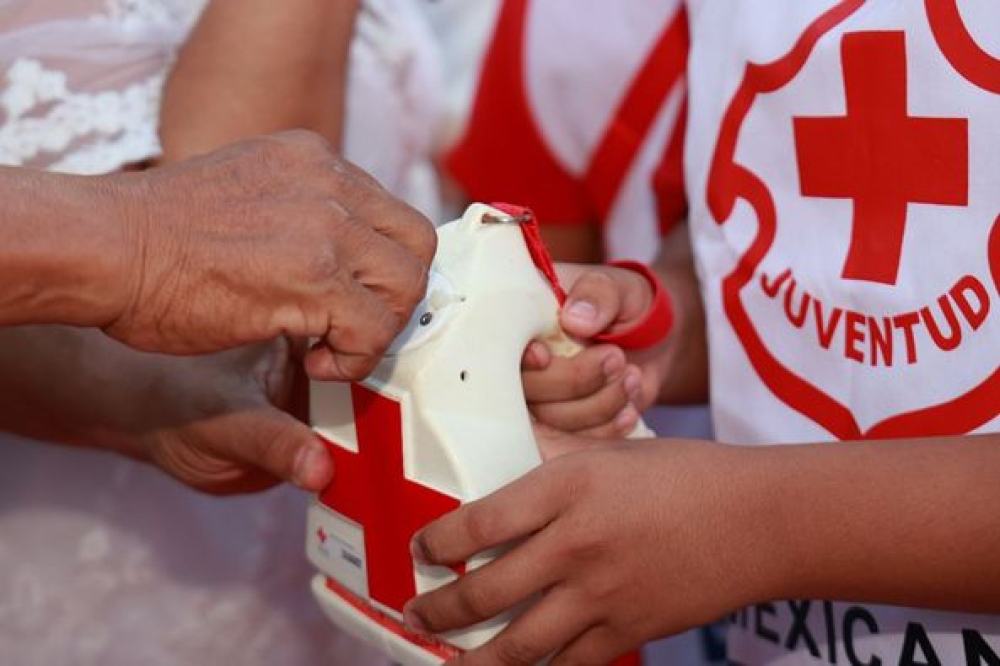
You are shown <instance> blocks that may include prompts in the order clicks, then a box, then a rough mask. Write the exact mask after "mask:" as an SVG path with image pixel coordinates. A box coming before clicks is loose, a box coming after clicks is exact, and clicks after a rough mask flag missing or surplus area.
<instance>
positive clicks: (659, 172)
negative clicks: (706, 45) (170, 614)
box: [446, 0, 688, 262]
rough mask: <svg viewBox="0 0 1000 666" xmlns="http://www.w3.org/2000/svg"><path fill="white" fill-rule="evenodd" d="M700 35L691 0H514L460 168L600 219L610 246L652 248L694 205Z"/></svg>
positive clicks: (576, 218) (610, 252) (640, 251)
mask: <svg viewBox="0 0 1000 666" xmlns="http://www.w3.org/2000/svg"><path fill="white" fill-rule="evenodd" d="M687 45H688V38H687V22H686V19H685V16H684V12H683V8H682V3H681V2H679V0H669V1H666V2H655V3H651V2H647V1H646V0H625V1H622V2H613V3H612V2H606V1H604V0H586V1H581V0H508V1H507V2H505V3H504V5H503V7H502V9H501V12H500V16H499V19H498V21H497V25H496V28H495V32H494V36H493V41H492V45H491V47H490V48H489V50H488V52H487V55H486V58H485V60H484V63H483V71H482V75H481V79H480V83H479V88H478V92H477V94H476V98H475V102H474V105H473V108H472V111H471V114H470V118H469V122H468V127H467V130H466V132H465V134H464V136H463V137H462V138H461V139H460V140H459V142H458V144H457V145H456V147H455V148H454V149H453V150H452V151H451V153H450V155H448V157H447V159H446V165H447V167H448V169H449V170H450V172H451V173H452V175H453V176H454V177H455V178H456V179H457V180H458V182H459V183H460V185H461V186H462V187H463V188H464V189H465V191H466V193H467V194H468V195H469V196H470V198H472V199H477V200H479V199H481V200H505V201H517V202H519V203H523V204H525V205H528V206H530V207H531V208H532V209H533V210H534V211H535V213H536V214H537V215H538V217H539V220H540V221H541V223H542V224H543V225H546V224H547V225H557V224H558V225H579V224H601V225H602V227H603V232H604V241H605V249H606V254H607V256H608V258H611V259H618V258H629V259H637V260H640V261H647V262H648V261H650V260H651V259H652V258H653V257H654V256H655V253H656V250H657V247H658V246H659V239H660V236H661V233H662V232H663V231H664V230H665V229H666V228H669V227H670V225H671V224H672V223H674V222H675V221H676V220H677V219H679V218H680V217H681V216H682V215H683V214H684V211H685V204H684V197H683V178H682V170H681V145H682V140H683V123H684V113H683V109H684V102H685V90H684V67H685V60H686V53H687Z"/></svg>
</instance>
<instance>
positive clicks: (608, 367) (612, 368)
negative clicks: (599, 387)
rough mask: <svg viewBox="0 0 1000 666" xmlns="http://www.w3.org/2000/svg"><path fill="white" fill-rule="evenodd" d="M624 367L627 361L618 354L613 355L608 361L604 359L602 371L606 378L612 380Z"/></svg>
mask: <svg viewBox="0 0 1000 666" xmlns="http://www.w3.org/2000/svg"><path fill="white" fill-rule="evenodd" d="M624 366H625V359H623V358H622V357H621V356H619V355H618V354H611V355H610V356H608V357H607V358H606V359H604V363H602V364H601V370H603V371H604V376H605V377H607V378H608V379H611V378H612V377H614V376H615V375H617V374H618V373H619V372H621V370H622V368H623V367H624Z"/></svg>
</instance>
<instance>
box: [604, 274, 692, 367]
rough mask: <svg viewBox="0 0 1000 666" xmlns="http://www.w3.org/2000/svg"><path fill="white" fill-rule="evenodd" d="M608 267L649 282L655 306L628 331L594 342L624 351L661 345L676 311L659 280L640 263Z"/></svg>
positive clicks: (605, 334)
mask: <svg viewBox="0 0 1000 666" xmlns="http://www.w3.org/2000/svg"><path fill="white" fill-rule="evenodd" d="M607 265H608V266H617V267H618V268H624V269H626V270H630V271H634V272H636V273H638V274H640V275H642V276H643V277H644V278H646V281H647V282H649V286H650V287H652V288H653V304H652V305H651V306H650V307H649V309H648V310H647V311H646V314H644V315H643V316H642V318H641V319H639V321H637V322H635V323H634V324H632V325H631V326H629V327H628V328H626V329H623V330H621V331H615V332H614V333H601V334H600V335H595V336H594V340H596V341H597V342H607V343H610V344H613V345H618V346H619V347H621V348H622V349H648V348H649V347H653V346H654V345H657V344H659V343H660V342H662V341H663V339H664V338H666V337H667V334H668V333H670V329H671V328H672V327H673V324H674V308H673V305H672V304H671V302H670V295H669V294H667V290H666V289H664V288H663V283H661V282H660V278H658V277H657V276H656V273H654V272H653V271H651V270H650V269H649V266H647V265H646V264H643V263H640V262H638V261H609V262H608V264H607Z"/></svg>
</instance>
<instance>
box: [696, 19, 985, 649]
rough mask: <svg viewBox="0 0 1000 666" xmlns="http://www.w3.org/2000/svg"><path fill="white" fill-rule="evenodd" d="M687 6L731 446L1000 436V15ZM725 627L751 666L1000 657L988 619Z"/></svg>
mask: <svg viewBox="0 0 1000 666" xmlns="http://www.w3.org/2000/svg"><path fill="white" fill-rule="evenodd" d="M956 4H957V7H956ZM688 6H689V12H690V16H689V18H690V22H691V35H692V45H693V46H692V52H691V58H690V62H689V78H690V107H689V118H690V122H689V125H688V131H689V134H688V137H687V142H686V156H685V158H686V178H687V182H688V185H689V189H688V191H689V196H690V208H691V227H692V236H693V240H694V244H695V251H696V255H697V267H698V270H699V273H700V277H701V278H702V283H703V290H704V299H705V302H706V312H707V316H708V318H709V330H710V332H711V333H710V354H711V368H712V405H713V412H714V419H715V425H716V432H717V435H718V437H719V438H720V439H722V440H724V441H730V442H739V443H751V444H773V443H785V442H816V441H827V440H831V441H832V440H843V439H858V438H861V437H906V436H921V435H940V434H961V433H971V432H989V431H995V430H996V429H997V423H998V421H997V415H998V413H1000V373H998V372H997V368H998V361H1000V346H998V345H997V342H996V341H997V340H998V339H1000V309H998V307H997V305H998V298H1000V294H998V289H997V285H998V279H1000V233H994V232H995V231H998V230H1000V227H997V226H996V222H997V220H998V217H997V216H998V214H1000V187H998V185H1000V150H998V149H1000V125H998V123H997V121H996V119H997V118H998V117H1000V96H998V94H997V93H1000V60H997V56H998V55H1000V33H998V32H997V30H996V29H995V28H996V26H997V25H1000V5H998V4H997V3H996V2H993V1H991V0H965V1H960V2H957V3H956V2H955V1H954V0H940V1H938V0H928V1H927V2H926V3H923V2H917V1H915V0H913V1H910V0H906V1H899V0H870V1H869V2H860V1H857V0H848V1H843V2H837V1H834V0H794V1H793V0H789V1H787V2H777V1H771V2H761V1H760V0H689V2H688ZM831 445H836V446H850V444H849V443H842V444H831ZM920 482H921V480H920V479H914V483H920ZM928 575H933V572H928ZM731 626H732V629H733V631H731V634H730V645H729V647H730V654H731V657H732V659H733V660H734V661H736V662H738V663H747V664H765V663H766V664H800V663H816V664H819V663H823V664H857V663H861V664H868V663H871V664H897V663H900V664H908V663H922V664H966V663H968V664H997V663H1000V657H998V656H997V655H1000V617H993V616H983V615H978V616H977V615H972V614H959V613H941V612H929V611H921V610H912V609H899V608H885V607H878V606H873V605H868V604H852V603H836V604H833V603H825V602H821V601H815V602H811V603H809V602H775V603H773V604H762V605H759V606H756V607H754V608H750V609H747V610H746V611H744V612H742V613H738V614H736V615H735V616H734V618H733V622H732V625H731Z"/></svg>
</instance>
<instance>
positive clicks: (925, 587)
mask: <svg viewBox="0 0 1000 666" xmlns="http://www.w3.org/2000/svg"><path fill="white" fill-rule="evenodd" d="M998 476H1000V435H985V436H976V437H972V436H969V437H950V438H936V439H924V440H916V441H881V442H851V443H824V444H806V445H800V446H773V447H741V446H729V445H722V444H712V443H707V442H698V441H686V440H653V441H649V442H647V443H643V444H634V443H630V444H628V445H623V444H612V445H609V446H608V447H607V448H604V449H602V450H593V449H591V450H590V451H585V452H581V453H577V454H572V455H567V456H563V457H561V458H559V459H557V460H554V461H552V462H550V463H547V464H545V465H543V466H542V467H540V468H538V469H536V470H535V471H533V472H532V473H530V474H528V475H527V476H525V477H524V478H522V479H520V480H519V481H516V482H515V483H513V484H511V485H510V486H508V487H506V488H504V489H502V490H500V491H498V492H497V493H496V494H495V495H493V496H490V497H488V498H486V499H483V500H481V501H478V502H475V503H472V504H470V505H467V506H465V507H463V508H461V509H459V510H458V511H456V512H454V513H452V514H449V515H448V516H446V517H444V518H442V519H441V520H439V521H437V522H436V523H434V524H432V525H431V526H430V527H428V528H427V529H426V530H424V531H423V532H422V533H420V534H419V535H418V537H417V539H416V541H415V548H414V552H415V553H416V556H417V557H418V558H419V559H421V560H425V561H430V562H435V563H441V564H454V563H458V562H463V561H465V560H467V559H468V558H469V557H470V556H471V555H472V554H474V553H477V552H480V551H483V550H486V549H488V548H491V547H493V546H496V545H499V544H503V543H509V542H512V543H516V545H515V546H514V547H513V548H512V549H511V550H510V551H508V552H506V553H505V554H504V555H502V556H500V557H499V558H498V559H497V560H495V561H494V562H492V563H490V564H488V565H486V566H485V567H483V568H482V569H477V570H474V571H471V572H469V573H468V574H466V575H465V576H463V577H462V578H460V579H459V580H458V581H457V582H455V583H452V584H450V585H447V586H445V587H443V588H441V589H439V590H436V591H434V592H431V593H428V594H426V595H423V596H421V597H418V598H417V599H416V600H414V601H413V602H411V603H410V604H409V606H408V607H407V609H406V616H407V619H408V621H409V622H410V623H411V624H413V625H414V626H415V627H417V628H418V629H422V630H425V631H433V632H440V631H445V630H449V629H453V628H456V627H459V626H467V625H470V624H473V623H475V622H478V621H480V620H482V619H484V618H486V617H491V616H493V615H495V614H496V613H498V612H499V611H501V610H504V609H507V608H511V607H513V606H514V605H515V604H517V603H519V602H522V601H525V600H528V599H530V598H532V597H533V596H534V595H539V596H538V597H537V599H538V600H537V601H535V602H533V603H532V605H530V607H529V608H528V609H527V611H526V612H525V613H524V614H523V615H522V616H521V617H520V618H518V619H517V620H515V621H514V622H513V623H512V624H511V625H510V626H509V627H508V628H507V629H506V630H505V631H504V632H502V633H501V634H500V635H499V636H498V637H497V638H495V639H494V640H492V641H490V642H489V643H487V644H486V645H485V646H483V647H482V648H480V649H478V650H475V651H472V652H470V653H468V654H466V655H464V656H462V657H459V658H458V659H456V660H455V661H454V662H451V663H455V664H463V665H469V666H471V665H473V664H488V663H489V664H492V663H503V664H511V665H514V664H525V665H527V664H533V663H536V662H537V661H539V660H541V659H542V658H543V657H544V656H546V655H548V654H550V653H553V652H555V653H556V657H555V658H554V659H553V660H552V661H551V662H550V663H551V664H553V666H562V665H564V664H576V663H606V662H608V661H610V660H611V659H612V658H613V657H615V656H616V655H618V654H621V653H623V652H625V651H626V650H628V649H629V648H632V647H635V646H637V645H639V644H641V643H642V642H644V641H646V640H647V639H650V638H653V637H656V636H663V635H668V634H674V633H677V632H679V631H682V630H684V629H687V628H689V627H693V626H697V625H700V624H702V623H705V622H709V621H712V620H715V619H717V618H719V617H721V616H722V615H724V614H726V613H728V612H731V611H733V610H735V609H737V608H740V607H742V606H745V605H747V604H751V603H755V602H763V601H770V600H776V599H786V598H791V599H835V600H838V599H839V600H851V601H867V602H877V603H886V604H894V605H904V606H919V607H930V608H939V609H953V610H964V611H973V612H1000V558H997V556H996V554H997V552H1000V530H998V529H997V524H998V507H1000V484H998V483H997V478H998Z"/></svg>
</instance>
